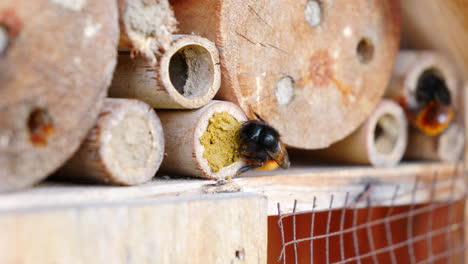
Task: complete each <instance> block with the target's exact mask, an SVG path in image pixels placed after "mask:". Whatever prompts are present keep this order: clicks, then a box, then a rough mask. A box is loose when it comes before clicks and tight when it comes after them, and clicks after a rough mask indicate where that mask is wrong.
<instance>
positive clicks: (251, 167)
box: [236, 162, 263, 177]
mask: <svg viewBox="0 0 468 264" xmlns="http://www.w3.org/2000/svg"><path fill="white" fill-rule="evenodd" d="M261 166H263V162H260V163H254V164H249V165H245V166H244V167H242V168H240V169H239V170H238V171H237V173H236V177H237V176H239V175H240V174H241V173H244V172H246V171H248V170H252V169H256V168H260V167H261Z"/></svg>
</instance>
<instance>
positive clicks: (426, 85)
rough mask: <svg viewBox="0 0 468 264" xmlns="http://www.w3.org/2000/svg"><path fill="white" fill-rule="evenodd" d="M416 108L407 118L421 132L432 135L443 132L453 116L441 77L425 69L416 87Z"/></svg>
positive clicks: (448, 92) (446, 88) (450, 102)
mask: <svg viewBox="0 0 468 264" xmlns="http://www.w3.org/2000/svg"><path fill="white" fill-rule="evenodd" d="M416 101H417V102H418V105H419V106H420V107H418V108H417V109H414V110H413V111H411V110H410V112H409V113H408V119H409V121H410V122H411V123H413V124H414V125H415V126H416V127H417V128H418V129H419V130H421V131H422V132H424V133H426V134H428V135H431V136H434V135H438V134H439V133H441V132H443V131H444V130H445V129H446V128H447V126H448V125H449V124H450V122H451V121H452V120H453V117H454V109H453V106H452V100H451V97H450V91H449V89H448V87H447V85H446V83H445V81H444V79H443V78H441V77H439V76H438V75H437V74H435V73H434V72H433V71H431V70H428V71H425V72H424V73H423V74H422V75H421V77H420V78H419V81H418V85H417V88H416Z"/></svg>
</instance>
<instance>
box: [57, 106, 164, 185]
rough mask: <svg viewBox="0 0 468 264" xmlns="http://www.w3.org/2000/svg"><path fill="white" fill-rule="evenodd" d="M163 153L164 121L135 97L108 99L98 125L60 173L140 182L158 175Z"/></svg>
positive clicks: (79, 177) (113, 181)
mask: <svg viewBox="0 0 468 264" xmlns="http://www.w3.org/2000/svg"><path fill="white" fill-rule="evenodd" d="M163 156H164V136H163V131H162V127H161V122H160V121H159V118H158V116H157V115H156V113H155V112H154V110H153V109H152V108H151V107H150V106H149V105H147V104H145V103H143V102H142V101H139V100H135V99H112V98H107V99H106V100H105V101H104V106H103V108H102V109H101V112H100V114H99V117H98V119H97V122H96V124H95V125H94V127H93V128H92V129H91V131H90V132H89V133H88V136H87V137H86V139H85V141H84V142H83V143H82V144H81V147H80V149H79V150H78V152H77V153H75V155H74V156H73V157H72V158H71V159H70V160H69V161H67V163H66V164H65V166H64V167H62V168H61V169H60V170H59V173H58V175H57V176H60V177H62V178H66V179H69V180H72V181H77V180H80V181H81V180H85V181H92V182H98V183H104V184H112V185H138V184H142V183H145V182H148V181H149V180H151V179H152V178H153V176H154V175H155V174H156V172H157V170H158V168H159V165H161V161H162V159H163Z"/></svg>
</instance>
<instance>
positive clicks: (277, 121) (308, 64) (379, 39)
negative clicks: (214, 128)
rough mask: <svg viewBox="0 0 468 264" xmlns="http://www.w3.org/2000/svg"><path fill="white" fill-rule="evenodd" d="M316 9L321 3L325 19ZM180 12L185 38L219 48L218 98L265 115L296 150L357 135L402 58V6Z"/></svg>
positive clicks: (329, 4)
mask: <svg viewBox="0 0 468 264" xmlns="http://www.w3.org/2000/svg"><path fill="white" fill-rule="evenodd" d="M309 2H315V3H317V2H319V3H320V4H319V5H318V8H319V9H320V10H321V11H320V12H321V16H320V17H321V18H319V17H317V15H316V14H315V13H314V12H315V11H314V10H316V7H317V5H316V7H315V8H314V7H313V6H312V7H311V6H310V4H308V3H309ZM171 4H172V5H173V8H174V12H175V16H176V18H177V20H178V21H179V28H180V31H181V33H183V34H189V33H191V32H194V33H195V34H198V35H200V36H203V37H206V38H208V39H210V40H211V41H213V42H215V43H216V45H217V46H218V48H219V50H220V56H221V70H222V87H221V89H220V92H219V93H218V95H217V96H218V98H219V99H222V100H229V101H232V102H234V103H236V104H238V105H240V106H241V108H242V109H243V110H244V111H245V112H246V113H247V114H248V115H249V117H250V118H253V117H254V116H253V113H252V110H253V111H255V112H256V113H258V114H259V115H260V116H261V117H263V118H264V119H265V120H266V121H267V122H269V123H270V124H271V125H273V126H274V127H275V128H276V129H278V130H279V132H280V134H281V135H282V136H283V141H284V142H285V143H286V144H287V145H289V146H291V147H297V148H305V149H315V148H324V147H327V146H329V145H330V144H331V143H333V142H336V141H338V140H340V139H342V138H344V137H345V136H347V135H349V134H350V133H351V132H352V131H354V130H355V129H356V128H357V127H358V126H359V125H360V124H361V123H362V122H363V121H364V120H365V118H366V117H367V116H368V115H369V114H370V113H371V112H372V110H373V109H374V107H375V106H376V104H377V103H378V101H379V99H380V97H381V96H382V94H383V92H384V89H385V86H386V84H387V82H388V80H389V78H390V75H391V69H392V66H393V62H394V59H395V54H396V52H397V49H398V43H399V32H400V28H399V10H398V1H393V0H389V1H382V0H377V1H376V0H372V1H367V0H353V1H306V0H302V1H297V0H289V1H280V2H278V1H272V0H261V1H258V0H252V1H244V2H242V4H240V2H239V1H235V0H222V1H211V0H188V1H187V0H173V1H171ZM317 19H319V23H318V25H316V20H317ZM309 23H311V24H309Z"/></svg>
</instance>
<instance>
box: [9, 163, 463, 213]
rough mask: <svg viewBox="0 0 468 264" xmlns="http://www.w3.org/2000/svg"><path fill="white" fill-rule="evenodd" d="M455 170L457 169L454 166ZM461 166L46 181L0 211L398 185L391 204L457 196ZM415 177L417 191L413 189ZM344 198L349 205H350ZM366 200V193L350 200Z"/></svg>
mask: <svg viewBox="0 0 468 264" xmlns="http://www.w3.org/2000/svg"><path fill="white" fill-rule="evenodd" d="M457 170H458V171H457ZM459 172H461V165H460V164H452V163H408V164H403V165H400V166H398V167H396V168H371V167H360V166H348V167H320V166H316V167H311V166H308V167H296V168H291V169H289V170H286V171H285V170H276V171H269V172H260V171H256V172H253V173H250V174H246V175H245V176H243V177H241V178H237V179H234V180H232V181H229V182H224V183H220V182H215V181H206V180H197V179H186V178H170V179H165V178H169V177H167V176H164V177H160V178H157V179H155V180H153V181H152V182H150V183H148V184H145V185H141V186H135V187H111V186H101V185H78V184H64V183H51V182H48V183H44V184H41V185H39V186H37V187H35V188H32V189H29V190H24V191H20V192H16V193H10V194H3V195H0V213H2V212H6V211H12V210H13V211H14V210H27V209H32V208H43V207H56V206H71V205H80V204H84V203H96V202H109V201H130V200H138V199H145V198H161V197H178V196H186V195H200V194H216V193H226V192H245V193H257V194H261V195H265V196H266V197H267V198H268V214H269V215H276V214H277V213H278V209H277V204H278V203H280V204H281V211H282V213H287V212H291V211H292V209H293V205H294V201H295V200H297V206H296V211H304V210H311V209H312V203H313V200H314V197H315V198H316V206H317V207H316V209H317V210H324V209H328V208H329V206H330V197H331V195H333V197H334V203H333V204H332V208H338V207H342V206H343V205H344V202H345V197H346V195H347V193H348V195H349V196H348V198H349V199H348V202H349V203H353V202H355V201H356V199H357V197H359V196H360V195H362V194H363V193H364V191H365V190H366V189H369V192H368V194H370V197H371V200H370V201H371V203H372V205H389V204H390V203H391V200H392V197H393V195H394V192H395V189H396V186H397V185H398V186H399V189H398V198H397V199H396V200H395V201H394V204H395V205H403V204H409V203H410V202H411V201H412V199H414V201H415V202H417V203H423V202H428V201H430V199H434V200H439V201H440V200H444V199H449V198H453V199H459V198H461V197H462V195H464V194H465V184H464V182H463V178H462V177H459V178H458V179H457V180H456V182H455V183H456V184H455V186H454V188H453V190H454V192H452V191H451V190H452V187H451V186H452V184H453V181H449V180H448V179H449V178H450V177H451V176H453V175H455V174H456V173H459ZM435 175H437V181H438V183H439V184H437V188H436V189H435V190H434V196H433V198H431V189H430V188H428V186H430V183H431V182H432V181H433V180H434V177H435ZM416 178H419V180H418V192H417V195H416V196H415V197H412V195H411V192H412V190H413V189H414V184H415V182H416ZM349 203H348V205H349ZM354 206H357V207H363V206H367V202H366V199H363V200H362V201H359V202H357V203H356V204H354Z"/></svg>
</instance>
